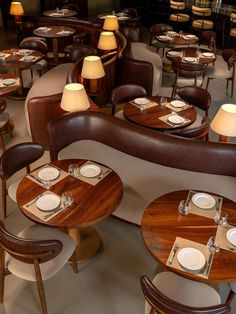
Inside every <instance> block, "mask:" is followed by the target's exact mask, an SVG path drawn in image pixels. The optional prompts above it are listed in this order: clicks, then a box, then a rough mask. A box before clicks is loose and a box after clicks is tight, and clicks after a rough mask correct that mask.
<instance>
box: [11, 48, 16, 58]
mask: <svg viewBox="0 0 236 314" xmlns="http://www.w3.org/2000/svg"><path fill="white" fill-rule="evenodd" d="M16 52H17V50H16V48H14V47H13V48H11V53H12V54H13V56H15V55H16Z"/></svg>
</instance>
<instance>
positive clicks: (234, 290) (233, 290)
mask: <svg viewBox="0 0 236 314" xmlns="http://www.w3.org/2000/svg"><path fill="white" fill-rule="evenodd" d="M229 287H230V292H229V294H228V297H227V300H226V303H228V304H230V303H231V302H232V301H233V298H234V296H235V294H236V281H232V282H230V283H229Z"/></svg>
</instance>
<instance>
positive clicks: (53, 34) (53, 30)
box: [33, 25, 75, 38]
mask: <svg viewBox="0 0 236 314" xmlns="http://www.w3.org/2000/svg"><path fill="white" fill-rule="evenodd" d="M46 27H47V28H48V29H50V30H48V31H47V32H45V31H44V30H41V29H39V28H36V29H34V30H33V33H34V34H35V35H37V36H39V37H45V38H60V37H67V36H72V35H73V34H74V33H75V29H74V28H72V27H68V26H63V25H61V26H57V25H49V26H46ZM62 30H64V31H66V32H70V34H68V33H61V34H58V33H59V32H61V31H62Z"/></svg>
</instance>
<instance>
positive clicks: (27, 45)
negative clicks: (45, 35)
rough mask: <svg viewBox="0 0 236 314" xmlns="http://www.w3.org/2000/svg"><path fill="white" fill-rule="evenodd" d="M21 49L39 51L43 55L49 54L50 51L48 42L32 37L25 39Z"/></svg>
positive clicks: (20, 46)
mask: <svg viewBox="0 0 236 314" xmlns="http://www.w3.org/2000/svg"><path fill="white" fill-rule="evenodd" d="M19 48H23V49H32V50H38V51H40V52H42V53H43V54H45V56H46V54H47V51H48V45H47V42H45V41H44V40H41V39H32V37H29V38H24V39H23V40H22V41H21V42H20V44H19Z"/></svg>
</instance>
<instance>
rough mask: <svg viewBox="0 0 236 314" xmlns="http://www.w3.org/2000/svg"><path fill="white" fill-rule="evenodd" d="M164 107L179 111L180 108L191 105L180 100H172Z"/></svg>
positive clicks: (186, 107)
mask: <svg viewBox="0 0 236 314" xmlns="http://www.w3.org/2000/svg"><path fill="white" fill-rule="evenodd" d="M165 107H167V108H169V109H171V110H172V111H175V112H180V111H182V110H185V109H188V108H191V107H192V106H191V105H189V104H188V103H186V102H184V101H182V100H172V101H170V102H167V103H166V104H165Z"/></svg>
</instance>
